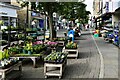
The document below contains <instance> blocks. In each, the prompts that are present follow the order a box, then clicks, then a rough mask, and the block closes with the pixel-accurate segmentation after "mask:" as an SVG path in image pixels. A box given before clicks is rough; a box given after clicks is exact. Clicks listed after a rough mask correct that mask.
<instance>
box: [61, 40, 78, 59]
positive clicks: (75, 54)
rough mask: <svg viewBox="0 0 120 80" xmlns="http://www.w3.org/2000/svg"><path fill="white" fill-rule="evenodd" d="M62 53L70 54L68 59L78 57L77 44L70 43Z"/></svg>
mask: <svg viewBox="0 0 120 80" xmlns="http://www.w3.org/2000/svg"><path fill="white" fill-rule="evenodd" d="M62 52H65V53H68V55H67V57H76V58H77V57H78V45H77V43H75V42H72V41H71V42H68V43H67V44H66V45H65V46H64V47H63V50H62Z"/></svg>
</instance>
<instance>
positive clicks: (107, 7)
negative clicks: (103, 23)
mask: <svg viewBox="0 0 120 80" xmlns="http://www.w3.org/2000/svg"><path fill="white" fill-rule="evenodd" d="M106 12H109V2H106Z"/></svg>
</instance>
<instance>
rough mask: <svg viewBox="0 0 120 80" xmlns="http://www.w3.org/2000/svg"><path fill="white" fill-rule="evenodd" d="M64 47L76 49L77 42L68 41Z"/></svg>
mask: <svg viewBox="0 0 120 80" xmlns="http://www.w3.org/2000/svg"><path fill="white" fill-rule="evenodd" d="M65 48H66V49H76V48H77V43H74V42H68V43H67V44H66V46H65Z"/></svg>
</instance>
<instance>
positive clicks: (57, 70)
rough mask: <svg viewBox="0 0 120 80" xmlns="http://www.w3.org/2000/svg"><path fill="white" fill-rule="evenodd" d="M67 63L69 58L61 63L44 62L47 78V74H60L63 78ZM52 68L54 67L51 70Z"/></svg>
mask: <svg viewBox="0 0 120 80" xmlns="http://www.w3.org/2000/svg"><path fill="white" fill-rule="evenodd" d="M66 64H67V58H66V59H65V60H64V61H63V62H62V63H59V64H58V63H57V64H56V63H46V62H45V63H44V75H45V78H47V76H59V78H61V77H62V74H63V71H64V69H65V66H66ZM50 68H52V69H51V70H49V69H50Z"/></svg>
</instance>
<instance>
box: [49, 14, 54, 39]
mask: <svg viewBox="0 0 120 80" xmlns="http://www.w3.org/2000/svg"><path fill="white" fill-rule="evenodd" d="M49 29H50V40H53V38H55V37H56V32H55V29H54V25H53V16H52V12H51V13H49Z"/></svg>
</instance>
